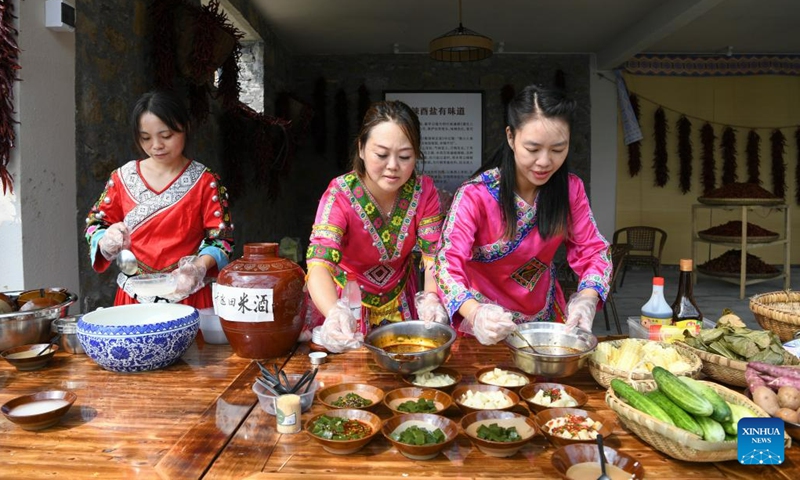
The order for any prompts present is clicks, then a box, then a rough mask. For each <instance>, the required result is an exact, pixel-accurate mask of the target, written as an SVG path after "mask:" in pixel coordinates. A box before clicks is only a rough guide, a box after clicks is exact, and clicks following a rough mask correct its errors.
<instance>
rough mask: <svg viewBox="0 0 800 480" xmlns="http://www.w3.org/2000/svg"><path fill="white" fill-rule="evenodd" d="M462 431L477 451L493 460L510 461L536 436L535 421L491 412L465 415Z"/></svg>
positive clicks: (505, 413) (512, 413)
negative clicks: (507, 458)
mask: <svg viewBox="0 0 800 480" xmlns="http://www.w3.org/2000/svg"><path fill="white" fill-rule="evenodd" d="M461 428H462V429H463V430H464V433H465V434H466V435H467V437H469V439H470V440H471V441H472V443H473V444H474V445H475V446H476V447H478V450H480V451H481V452H483V453H484V454H486V455H489V456H491V457H510V456H512V455H514V454H516V453H517V452H519V451H520V450H521V449H522V447H524V446H525V444H526V443H528V442H529V441H530V439H532V438H533V436H534V435H535V434H536V423H534V421H533V420H531V419H530V418H528V417H526V416H525V415H520V414H518V413H514V412H504V411H500V410H488V411H485V412H473V413H469V414H467V415H464V418H462V419H461Z"/></svg>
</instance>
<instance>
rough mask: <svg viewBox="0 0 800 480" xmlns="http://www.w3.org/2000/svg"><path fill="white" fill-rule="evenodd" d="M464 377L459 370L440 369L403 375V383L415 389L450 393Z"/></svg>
mask: <svg viewBox="0 0 800 480" xmlns="http://www.w3.org/2000/svg"><path fill="white" fill-rule="evenodd" d="M461 378H462V375H461V373H459V372H458V371H457V370H454V369H452V368H447V367H439V368H437V369H435V370H432V371H430V372H422V373H412V374H410V375H403V381H404V382H406V383H407V384H409V385H413V386H415V387H424V388H435V389H437V390H442V391H443V392H447V393H450V392H452V391H453V389H454V388H455V387H456V385H458V383H459V382H461Z"/></svg>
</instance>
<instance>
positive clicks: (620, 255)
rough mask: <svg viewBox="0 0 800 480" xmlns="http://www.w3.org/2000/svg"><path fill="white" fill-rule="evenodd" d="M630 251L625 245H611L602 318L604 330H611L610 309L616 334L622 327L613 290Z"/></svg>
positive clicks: (620, 331) (629, 247) (628, 246)
mask: <svg viewBox="0 0 800 480" xmlns="http://www.w3.org/2000/svg"><path fill="white" fill-rule="evenodd" d="M630 250H631V246H630V245H628V244H627V243H614V244H612V245H611V264H612V265H613V271H612V273H611V283H610V284H609V287H608V295H607V296H606V303H604V304H603V316H604V317H605V318H606V330H611V325H609V321H608V318H609V317H608V307H611V313H612V314H613V315H614V324H615V325H616V326H617V333H619V334H621V333H622V327H621V326H620V324H619V315H618V314H617V304H616V303H615V302H614V290H616V286H617V279H618V278H619V272H620V271H622V272H624V268H625V262H626V261H627V258H628V252H630ZM623 276H624V273H623Z"/></svg>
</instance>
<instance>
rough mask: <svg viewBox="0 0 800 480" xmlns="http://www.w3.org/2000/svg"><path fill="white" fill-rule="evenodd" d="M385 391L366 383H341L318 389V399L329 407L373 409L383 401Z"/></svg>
mask: <svg viewBox="0 0 800 480" xmlns="http://www.w3.org/2000/svg"><path fill="white" fill-rule="evenodd" d="M383 397H384V392H383V390H381V389H380V388H378V387H373V386H372V385H368V384H366V383H339V384H336V385H331V386H329V387H325V388H323V389H321V390H318V391H317V400H319V401H320V403H322V404H323V405H325V406H326V407H328V408H333V409H335V408H354V409H359V410H371V409H373V408H375V407H376V406H377V405H378V404H380V403H381V402H382V401H383Z"/></svg>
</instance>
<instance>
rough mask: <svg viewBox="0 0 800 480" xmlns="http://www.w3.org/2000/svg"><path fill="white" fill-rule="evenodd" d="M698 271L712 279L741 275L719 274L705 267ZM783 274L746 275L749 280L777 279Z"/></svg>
mask: <svg viewBox="0 0 800 480" xmlns="http://www.w3.org/2000/svg"><path fill="white" fill-rule="evenodd" d="M697 271H698V272H700V273H702V274H703V275H708V276H711V277H726V278H739V277H740V276H741V274H740V273H739V272H718V271H716V270H709V269H708V268H705V267H703V266H702V265H698V266H697ZM782 274H783V272H780V271H779V272H777V273H745V276H746V277H747V278H752V279H756V278H775V277H780V276H781V275H782Z"/></svg>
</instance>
